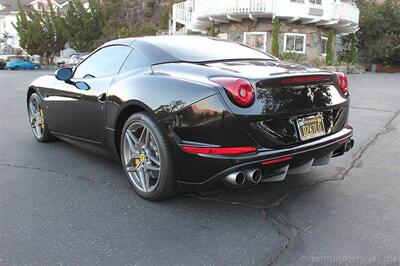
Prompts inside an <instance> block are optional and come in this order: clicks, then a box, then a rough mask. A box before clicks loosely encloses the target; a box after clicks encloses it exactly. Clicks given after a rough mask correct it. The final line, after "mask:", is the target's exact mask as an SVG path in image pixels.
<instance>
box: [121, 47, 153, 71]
mask: <svg viewBox="0 0 400 266" xmlns="http://www.w3.org/2000/svg"><path fill="white" fill-rule="evenodd" d="M148 64H149V63H148V62H147V60H146V58H144V56H142V55H141V54H139V53H138V52H137V51H135V50H134V49H133V50H132V52H131V53H130V54H129V56H128V58H127V59H126V60H125V62H124V64H123V65H122V68H121V70H120V72H119V73H120V74H122V73H125V72H129V71H133V70H136V69H138V68H141V67H144V66H147V65H148Z"/></svg>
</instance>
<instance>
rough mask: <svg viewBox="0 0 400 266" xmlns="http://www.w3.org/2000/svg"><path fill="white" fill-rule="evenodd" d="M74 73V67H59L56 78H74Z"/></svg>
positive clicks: (66, 79)
mask: <svg viewBox="0 0 400 266" xmlns="http://www.w3.org/2000/svg"><path fill="white" fill-rule="evenodd" d="M73 74H74V72H73V71H72V68H69V67H62V68H59V69H57V71H56V79H58V80H62V81H68V80H70V79H71V78H72V75H73Z"/></svg>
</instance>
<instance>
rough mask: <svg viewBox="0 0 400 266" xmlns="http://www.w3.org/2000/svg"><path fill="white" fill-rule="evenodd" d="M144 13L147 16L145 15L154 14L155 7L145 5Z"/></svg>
mask: <svg viewBox="0 0 400 266" xmlns="http://www.w3.org/2000/svg"><path fill="white" fill-rule="evenodd" d="M143 15H144V16H145V17H148V18H149V17H151V16H153V8H151V7H145V8H144V10H143Z"/></svg>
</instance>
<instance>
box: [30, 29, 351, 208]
mask: <svg viewBox="0 0 400 266" xmlns="http://www.w3.org/2000/svg"><path fill="white" fill-rule="evenodd" d="M347 89H348V81H347V78H346V76H345V75H343V74H340V73H330V72H326V71H322V70H319V69H316V68H307V67H304V66H300V65H295V64H290V63H285V62H281V61H279V60H278V59H277V58H275V57H273V56H271V55H268V54H265V53H262V52H260V51H258V50H255V49H252V48H250V47H247V46H244V45H240V44H236V43H233V42H227V41H222V40H217V39H211V38H206V37H193V36H192V37H190V36H159V37H144V38H129V39H120V40H115V41H111V42H109V43H106V44H104V45H103V46H101V47H100V48H98V49H97V50H95V51H94V52H93V53H92V54H91V55H90V56H89V57H87V58H86V59H85V60H84V61H82V62H81V63H80V64H79V65H78V66H76V67H75V68H74V69H71V68H61V69H59V70H57V72H56V74H55V76H52V75H47V76H43V77H40V78H38V79H37V80H35V81H34V82H33V83H32V84H31V85H30V86H29V90H28V93H27V105H28V111H29V118H30V124H31V126H32V131H33V133H34V136H35V137H36V139H37V140H39V141H41V142H46V141H49V140H51V139H53V138H55V137H56V138H60V139H65V140H69V141H72V142H76V143H80V144H85V145H84V146H86V147H89V148H93V149H95V150H96V151H98V152H100V151H107V152H108V153H110V154H111V155H113V156H114V157H115V158H118V160H120V161H121V162H122V166H123V168H124V169H125V172H126V175H127V176H128V179H129V181H130V183H131V184H132V187H133V188H134V190H135V191H136V192H137V193H138V194H140V195H141V196H142V197H144V198H147V199H153V200H156V199H164V198H166V197H170V196H172V195H174V194H175V193H176V192H177V191H178V190H179V189H196V188H197V189H201V190H203V189H210V188H213V187H215V186H218V185H222V184H225V185H230V186H248V185H252V184H257V183H259V182H273V181H281V180H283V179H284V178H285V176H286V175H287V174H288V173H289V174H297V173H305V172H307V171H309V170H310V168H311V167H312V166H316V165H325V164H327V163H328V162H329V160H330V159H331V158H332V157H335V156H339V155H342V154H343V153H344V152H346V151H348V150H350V149H351V148H352V146H353V143H354V141H353V140H352V128H351V127H350V126H349V125H348V124H347V118H348V113H349V93H348V91H347Z"/></svg>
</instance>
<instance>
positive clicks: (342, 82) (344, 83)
mask: <svg viewBox="0 0 400 266" xmlns="http://www.w3.org/2000/svg"><path fill="white" fill-rule="evenodd" d="M336 75H337V77H338V82H339V86H340V89H341V90H342V92H343V93H346V92H347V91H348V89H349V80H348V79H347V77H346V75H345V74H343V73H336Z"/></svg>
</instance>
